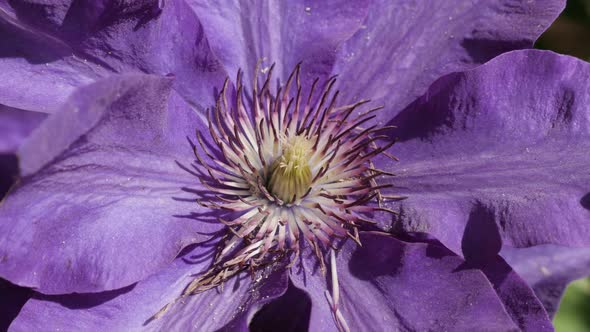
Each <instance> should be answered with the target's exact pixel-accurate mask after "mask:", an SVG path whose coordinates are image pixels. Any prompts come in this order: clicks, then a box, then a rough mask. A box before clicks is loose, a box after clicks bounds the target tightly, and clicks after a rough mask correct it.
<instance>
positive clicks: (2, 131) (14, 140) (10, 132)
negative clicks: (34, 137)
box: [0, 105, 47, 154]
mask: <svg viewBox="0 0 590 332" xmlns="http://www.w3.org/2000/svg"><path fill="white" fill-rule="evenodd" d="M46 117H47V115H46V114H44V113H38V112H29V111H23V110H19V109H14V108H10V107H6V106H3V105H0V154H9V153H13V152H16V150H17V149H18V147H19V146H20V144H21V143H22V142H23V140H24V139H25V138H26V137H27V136H29V134H30V133H31V132H32V131H33V129H35V128H37V126H39V124H40V123H41V122H42V121H43V120H44V119H45V118H46Z"/></svg>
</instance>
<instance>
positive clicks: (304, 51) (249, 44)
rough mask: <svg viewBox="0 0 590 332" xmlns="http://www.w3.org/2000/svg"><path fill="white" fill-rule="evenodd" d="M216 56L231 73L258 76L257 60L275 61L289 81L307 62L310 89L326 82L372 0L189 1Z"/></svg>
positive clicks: (305, 69)
mask: <svg viewBox="0 0 590 332" xmlns="http://www.w3.org/2000/svg"><path fill="white" fill-rule="evenodd" d="M188 3H189V4H190V5H191V7H192V8H193V10H194V12H195V13H196V15H197V16H198V17H199V20H200V21H201V22H202V23H203V27H204V30H205V33H206V34H207V37H208V38H209V42H210V44H211V47H212V48H213V50H214V52H215V55H216V56H218V57H219V59H220V60H221V61H222V63H223V65H224V66H225V68H227V70H228V72H230V73H235V72H237V70H238V69H240V68H241V69H242V70H244V72H245V79H246V82H247V83H248V84H249V83H250V82H252V80H253V74H254V69H255V66H256V63H257V62H258V61H260V60H264V61H263V62H262V64H261V66H262V67H261V69H262V70H263V71H266V70H268V68H269V66H270V65H271V64H273V63H274V64H275V74H276V77H277V78H278V79H280V80H281V81H282V82H285V81H286V79H287V77H288V76H289V74H290V73H291V71H292V70H293V68H294V67H295V65H296V64H297V63H299V62H301V61H302V62H303V64H304V65H303V67H302V75H301V80H302V81H303V86H304V87H305V89H309V86H310V85H311V83H312V81H313V80H314V79H315V78H320V82H323V81H324V80H325V79H326V78H327V77H328V76H329V75H330V73H331V72H332V67H333V65H334V63H335V62H336V61H337V52H336V50H337V48H338V47H339V46H340V45H341V44H342V43H343V42H344V41H345V40H347V39H348V38H350V37H351V36H352V35H353V34H354V33H355V32H356V31H357V30H358V29H359V28H360V27H361V25H362V23H363V21H364V19H365V16H366V15H367V8H368V5H369V1H367V0H355V1H342V0H331V1H318V2H309V1H301V0H295V1H270V2H269V1H258V2H256V1H254V2H248V1H239V0H224V1H207V0H189V1H188Z"/></svg>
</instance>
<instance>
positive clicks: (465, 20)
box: [333, 0, 565, 123]
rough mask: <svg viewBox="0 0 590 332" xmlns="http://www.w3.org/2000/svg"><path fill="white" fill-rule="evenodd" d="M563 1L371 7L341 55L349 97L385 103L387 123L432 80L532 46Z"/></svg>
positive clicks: (383, 2)
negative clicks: (362, 23)
mask: <svg viewBox="0 0 590 332" xmlns="http://www.w3.org/2000/svg"><path fill="white" fill-rule="evenodd" d="M564 6H565V1H562V0H534V1H528V0H516V1H514V0H501V1H487V0H484V1H471V0H458V1H437V0H428V1H413V0H402V1H388V0H378V1H373V2H372V4H371V6H370V8H369V14H368V16H367V18H366V20H365V23H364V25H363V26H362V27H361V29H360V30H359V31H358V32H357V33H356V34H355V35H354V36H353V37H352V38H350V40H348V41H346V43H344V45H343V46H342V47H341V49H340V50H339V53H338V61H337V62H336V64H335V66H334V70H333V73H334V74H339V75H340V76H339V78H340V80H339V88H340V89H341V90H343V91H344V92H345V93H344V94H343V97H344V98H347V100H348V101H351V102H354V101H356V100H358V99H359V98H367V99H371V100H373V101H375V102H377V103H379V104H383V105H385V107H386V108H385V110H387V111H384V112H381V113H379V114H377V119H376V120H377V122H381V123H385V122H387V121H389V120H390V119H391V118H392V117H393V116H395V115H396V114H398V113H399V112H400V111H401V110H403V109H404V108H405V107H406V106H407V105H408V104H410V103H411V102H412V101H414V99H416V98H417V97H419V96H421V95H422V94H423V93H424V92H425V91H426V90H427V89H428V86H430V84H431V83H432V82H434V81H435V80H436V79H438V78H439V77H441V76H443V75H445V74H448V73H452V72H455V71H462V70H466V69H468V68H472V67H474V66H475V65H479V64H482V63H484V62H486V61H488V60H490V59H492V58H493V57H495V56H497V55H500V54H502V53H504V52H508V51H511V50H517V49H522V48H530V47H532V45H533V42H534V41H535V40H536V39H537V37H539V35H540V34H541V33H542V32H543V31H544V30H545V29H546V28H547V27H549V25H550V24H551V22H553V20H554V19H555V18H556V17H557V15H558V14H559V13H560V12H561V10H562V9H563V7H564Z"/></svg>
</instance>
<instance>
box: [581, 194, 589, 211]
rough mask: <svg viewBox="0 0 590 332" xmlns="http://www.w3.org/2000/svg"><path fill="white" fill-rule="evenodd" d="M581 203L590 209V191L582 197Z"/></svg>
mask: <svg viewBox="0 0 590 332" xmlns="http://www.w3.org/2000/svg"><path fill="white" fill-rule="evenodd" d="M580 204H581V205H582V207H583V208H584V209H586V210H590V193H587V194H586V195H584V196H583V197H582V198H581V199H580Z"/></svg>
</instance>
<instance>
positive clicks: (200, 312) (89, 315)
mask: <svg viewBox="0 0 590 332" xmlns="http://www.w3.org/2000/svg"><path fill="white" fill-rule="evenodd" d="M210 249H211V248H209V249H203V248H202V247H199V246H197V247H193V249H192V250H189V251H188V252H187V253H186V254H185V255H183V256H182V257H179V258H178V259H176V260H175V261H174V262H173V263H171V264H170V265H169V266H168V267H166V268H165V269H164V270H162V271H161V272H159V273H158V274H156V275H154V276H152V277H150V278H147V279H146V280H144V281H142V282H139V283H138V284H137V285H133V286H130V287H126V288H123V289H120V290H116V291H111V292H105V293H100V294H72V295H60V296H44V295H38V296H36V297H35V298H34V299H32V300H30V301H29V302H27V304H26V305H25V306H24V308H23V309H22V311H21V313H20V315H19V316H18V318H17V319H16V320H15V321H14V322H13V324H12V325H11V330H12V331H30V330H37V329H38V328H39V327H40V326H43V328H44V329H47V330H84V331H105V330H107V331H139V330H141V331H163V330H164V331H185V330H195V329H196V330H200V331H215V330H220V329H225V330H240V329H241V330H247V326H248V321H249V319H250V318H251V316H252V315H253V314H254V312H256V310H258V309H259V308H260V306H262V305H263V304H264V303H266V302H268V301H271V300H272V299H274V298H276V297H277V296H280V295H281V294H283V293H284V291H285V289H286V288H287V275H286V273H282V272H272V271H271V272H269V273H267V274H265V275H261V276H260V278H259V279H256V280H252V279H251V278H250V276H248V275H242V276H240V277H239V278H234V279H232V281H230V282H228V283H226V284H225V285H224V287H223V288H222V289H211V290H209V291H206V292H204V293H200V294H198V295H193V296H189V297H185V298H183V299H181V300H180V301H178V302H176V303H175V304H173V305H172V306H170V307H169V309H168V310H167V311H166V312H165V313H164V314H163V315H161V316H159V317H158V318H155V319H154V318H153V316H154V314H156V313H158V312H159V311H160V309H161V308H163V307H164V306H166V305H167V304H168V303H171V302H173V301H174V300H175V299H177V298H178V297H179V296H180V295H181V294H182V292H183V291H184V289H185V287H186V286H187V285H188V284H189V283H190V282H191V281H192V280H193V278H194V275H195V274H198V273H201V272H203V271H204V270H205V269H206V268H207V267H208V266H209V264H210V256H208V255H209V254H211V250H210ZM208 251H209V253H207V252H208Z"/></svg>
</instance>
